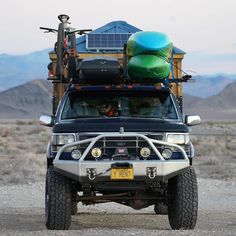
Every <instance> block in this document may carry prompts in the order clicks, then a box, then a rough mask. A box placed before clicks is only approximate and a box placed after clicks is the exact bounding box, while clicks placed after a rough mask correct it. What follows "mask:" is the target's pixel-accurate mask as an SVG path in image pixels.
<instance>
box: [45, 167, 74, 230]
mask: <svg viewBox="0 0 236 236" xmlns="http://www.w3.org/2000/svg"><path fill="white" fill-rule="evenodd" d="M45 221H46V227H47V228H48V229H50V230H66V229H69V227H70V224H71V189H70V181H69V179H67V178H66V177H64V176H62V175H60V174H59V173H57V172H55V171H54V169H53V166H50V167H49V168H48V170H47V176H46V191H45Z"/></svg>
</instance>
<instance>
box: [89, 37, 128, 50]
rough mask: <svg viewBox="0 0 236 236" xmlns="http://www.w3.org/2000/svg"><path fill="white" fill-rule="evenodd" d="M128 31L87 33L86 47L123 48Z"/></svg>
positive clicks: (94, 48) (93, 48)
mask: <svg viewBox="0 0 236 236" xmlns="http://www.w3.org/2000/svg"><path fill="white" fill-rule="evenodd" d="M130 35H131V34H130V33H124V34H111V33H110V34H87V35H86V48H87V49H88V50H96V49H106V50H112V49H113V50H114V49H116V50H118V49H123V46H124V43H127V40H128V38H129V37H130Z"/></svg>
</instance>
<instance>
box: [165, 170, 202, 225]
mask: <svg viewBox="0 0 236 236" xmlns="http://www.w3.org/2000/svg"><path fill="white" fill-rule="evenodd" d="M197 211H198V188H197V178H196V174H195V171H194V169H193V168H192V167H189V168H187V169H185V170H183V172H182V173H181V174H179V175H177V176H175V177H173V178H171V179H170V180H169V183H168V218H169V223H170V226H171V228H172V229H193V228H194V227H195V225H196V221H197Z"/></svg>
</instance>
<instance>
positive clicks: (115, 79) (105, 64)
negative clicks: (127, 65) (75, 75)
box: [79, 57, 122, 84]
mask: <svg viewBox="0 0 236 236" xmlns="http://www.w3.org/2000/svg"><path fill="white" fill-rule="evenodd" d="M121 73H122V69H121V66H120V63H119V61H118V59H117V58H109V57H94V58H85V59H83V60H82V61H81V63H80V66H79V78H80V81H81V82H83V83H93V84H116V83H119V82H120V77H121Z"/></svg>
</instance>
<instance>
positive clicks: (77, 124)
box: [53, 118, 189, 133]
mask: <svg viewBox="0 0 236 236" xmlns="http://www.w3.org/2000/svg"><path fill="white" fill-rule="evenodd" d="M120 127H123V128H124V131H125V132H179V133H188V132H189V128H188V127H187V126H186V125H184V124H182V123H173V122H170V121H167V120H157V119H140V118H139V119H135V118H128V119H127V118H112V119H110V118H109V119H107V118H101V119H97V118H96V119H77V120H64V121H61V122H58V123H56V124H55V125H54V127H53V132H54V133H79V132H100V133H103V132H119V130H120Z"/></svg>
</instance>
